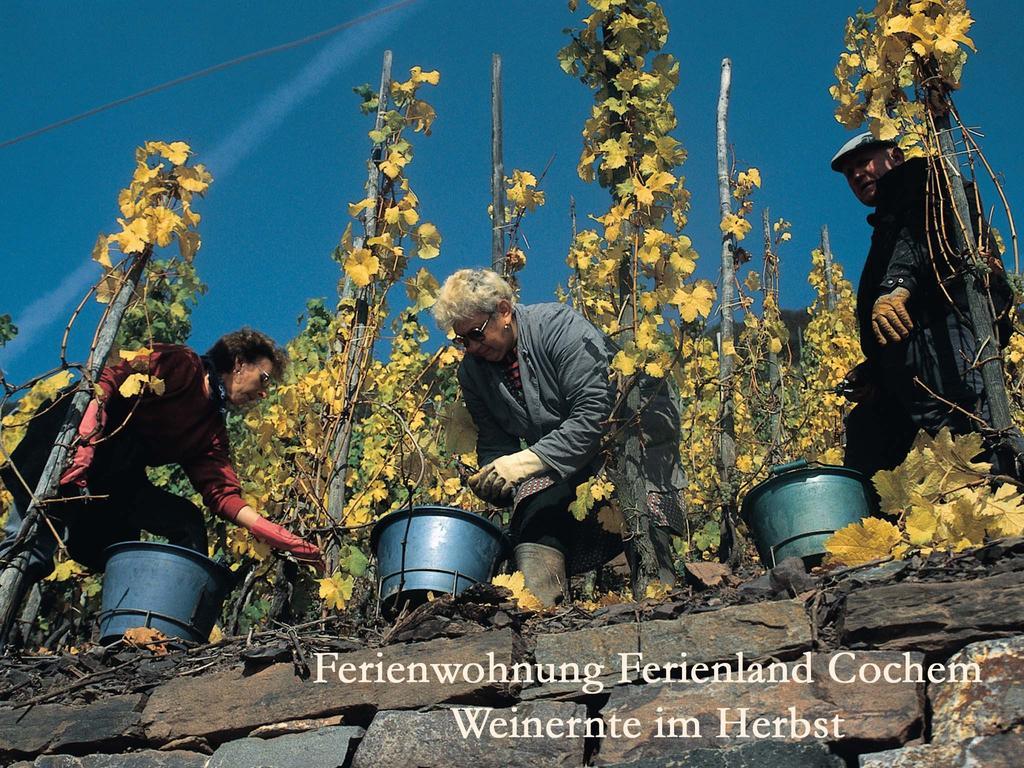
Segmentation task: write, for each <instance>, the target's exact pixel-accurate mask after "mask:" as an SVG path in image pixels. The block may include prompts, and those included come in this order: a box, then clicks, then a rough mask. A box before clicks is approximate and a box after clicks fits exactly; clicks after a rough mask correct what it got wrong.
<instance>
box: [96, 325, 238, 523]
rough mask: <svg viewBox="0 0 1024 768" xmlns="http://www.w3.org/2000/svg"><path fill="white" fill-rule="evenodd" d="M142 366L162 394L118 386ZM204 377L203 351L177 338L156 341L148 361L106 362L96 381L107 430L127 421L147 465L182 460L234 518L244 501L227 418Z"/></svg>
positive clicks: (210, 501)
mask: <svg viewBox="0 0 1024 768" xmlns="http://www.w3.org/2000/svg"><path fill="white" fill-rule="evenodd" d="M139 372H142V373H146V374H148V375H149V376H153V377H156V378H158V379H160V380H161V381H163V385H164V392H163V394H161V395H156V394H154V393H153V392H152V391H149V390H148V389H147V390H146V391H145V392H143V394H141V395H133V396H131V397H127V398H126V397H124V396H122V394H121V393H120V391H119V388H120V386H121V385H122V384H123V383H124V382H125V381H126V380H127V379H128V377H129V376H131V375H132V374H133V373H139ZM205 379H206V369H205V367H204V366H203V362H202V360H201V359H200V358H199V355H197V354H196V353H195V352H194V351H192V350H191V349H189V348H188V347H183V346H179V345H176V344H154V345H153V351H152V353H151V354H150V355H149V356H148V364H147V362H146V360H144V359H140V358H136V359H135V360H132V361H127V360H123V361H121V362H120V363H118V364H117V365H113V366H109V367H107V368H104V369H103V371H102V373H101V374H100V378H99V382H98V384H99V387H100V389H102V390H103V393H104V398H103V403H104V411H105V419H104V421H105V427H104V433H105V434H108V435H109V434H111V433H112V432H113V431H114V430H115V429H116V428H117V427H118V425H119V424H121V423H122V422H126V423H125V426H124V429H127V430H130V431H131V432H132V433H133V434H134V435H135V436H136V437H138V438H140V441H141V443H142V444H143V446H144V447H145V455H144V458H145V461H146V465H147V466H151V467H156V466H160V465H163V464H180V465H181V467H182V469H184V470H185V473H186V474H187V475H188V478H189V480H190V481H191V482H192V485H193V487H195V489H196V490H197V491H199V493H201V494H202V496H203V503H205V504H206V506H207V508H208V509H210V510H212V511H213V512H214V513H216V514H218V515H220V516H221V517H223V518H226V519H227V520H231V521H234V520H235V518H236V517H238V511H239V510H240V509H241V508H242V507H244V506H245V504H246V503H245V501H244V500H243V499H242V489H241V486H239V484H238V476H237V475H236V474H235V470H234V468H233V467H232V466H231V457H230V455H229V453H228V435H227V430H226V429H225V426H224V418H223V417H222V416H221V414H220V412H219V410H218V408H217V406H216V405H215V404H214V402H213V400H212V399H211V398H210V397H209V396H208V395H207V394H206V390H205V387H204V381H205ZM114 439H116V438H114Z"/></svg>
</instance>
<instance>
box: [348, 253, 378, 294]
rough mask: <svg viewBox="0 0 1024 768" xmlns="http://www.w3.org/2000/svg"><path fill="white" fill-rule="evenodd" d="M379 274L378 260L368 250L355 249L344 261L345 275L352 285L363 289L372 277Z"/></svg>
mask: <svg viewBox="0 0 1024 768" xmlns="http://www.w3.org/2000/svg"><path fill="white" fill-rule="evenodd" d="M379 272H380V259H378V258H377V257H376V256H374V255H373V254H372V253H371V252H370V250H369V249H368V248H357V249H356V250H354V251H352V253H350V254H349V256H348V258H347V259H345V274H346V275H348V276H349V277H350V278H351V279H352V283H353V285H356V286H358V287H360V288H364V287H366V286H367V285H369V284H370V281H371V280H372V279H373V276H374V275H376V274H378V273H379Z"/></svg>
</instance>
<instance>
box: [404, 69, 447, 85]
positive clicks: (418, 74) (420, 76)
mask: <svg viewBox="0 0 1024 768" xmlns="http://www.w3.org/2000/svg"><path fill="white" fill-rule="evenodd" d="M409 74H410V75H411V77H410V78H409V79H410V80H412V82H414V83H429V84H430V85H437V84H438V83H439V82H441V73H440V72H438V71H437V70H436V69H432V70H430V71H429V72H424V71H423V69H422V68H420V67H412V68H411V69H410V70H409Z"/></svg>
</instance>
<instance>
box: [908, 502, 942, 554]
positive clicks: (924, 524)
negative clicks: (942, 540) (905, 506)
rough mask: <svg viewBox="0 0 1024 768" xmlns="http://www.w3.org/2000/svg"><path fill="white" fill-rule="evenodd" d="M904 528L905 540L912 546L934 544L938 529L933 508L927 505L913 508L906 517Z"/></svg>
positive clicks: (937, 521)
mask: <svg viewBox="0 0 1024 768" xmlns="http://www.w3.org/2000/svg"><path fill="white" fill-rule="evenodd" d="M905 528H906V529H907V538H908V539H910V543H911V544H913V545H914V546H918V547H922V546H926V545H932V544H934V543H935V538H936V533H937V532H938V528H939V520H938V517H937V516H936V514H935V508H934V506H932V505H931V504H929V505H927V506H915V507H913V508H912V509H911V510H910V514H909V515H907V519H906V524H905Z"/></svg>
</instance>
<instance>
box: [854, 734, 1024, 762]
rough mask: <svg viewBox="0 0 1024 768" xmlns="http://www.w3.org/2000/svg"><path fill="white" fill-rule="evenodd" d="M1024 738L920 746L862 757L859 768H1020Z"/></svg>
mask: <svg viewBox="0 0 1024 768" xmlns="http://www.w3.org/2000/svg"><path fill="white" fill-rule="evenodd" d="M1022 751H1024V734H1020V733H1000V734H996V735H993V736H979V737H977V738H974V739H971V740H970V741H965V742H961V743H960V744H935V743H933V744H921V745H918V746H914V747H904V748H903V749H892V750H888V751H886V752H877V753H875V754H872V755H861V756H860V768H1020V765H1021V752H1022Z"/></svg>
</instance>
